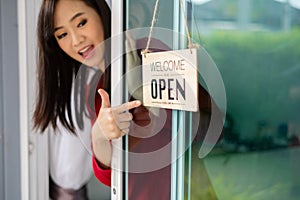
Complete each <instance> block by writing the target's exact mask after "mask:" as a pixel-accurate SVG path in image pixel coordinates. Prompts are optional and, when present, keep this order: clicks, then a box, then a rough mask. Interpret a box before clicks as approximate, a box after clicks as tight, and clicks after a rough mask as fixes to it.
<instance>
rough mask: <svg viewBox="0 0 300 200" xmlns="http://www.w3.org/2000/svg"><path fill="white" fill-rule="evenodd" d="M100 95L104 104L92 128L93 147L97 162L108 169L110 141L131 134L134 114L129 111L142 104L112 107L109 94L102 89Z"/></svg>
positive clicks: (134, 102)
mask: <svg viewBox="0 0 300 200" xmlns="http://www.w3.org/2000/svg"><path fill="white" fill-rule="evenodd" d="M98 93H99V94H100V96H101V99H102V104H101V108H100V111H99V114H98V117H97V120H96V122H95V123H94V125H93V128H92V145H93V151H94V154H95V156H96V158H97V160H98V161H99V162H100V163H102V164H103V165H104V166H107V167H108V166H110V163H111V153H112V149H111V144H110V140H113V139H117V138H120V137H122V136H123V135H125V134H127V133H128V132H129V126H130V122H131V120H132V114H131V113H130V112H127V111H128V110H130V109H132V108H136V107H139V106H140V105H141V102H140V101H138V100H136V101H131V102H127V103H124V104H122V105H119V106H115V107H111V105H110V100H109V96H108V94H107V92H105V91H104V90H102V89H100V90H98Z"/></svg>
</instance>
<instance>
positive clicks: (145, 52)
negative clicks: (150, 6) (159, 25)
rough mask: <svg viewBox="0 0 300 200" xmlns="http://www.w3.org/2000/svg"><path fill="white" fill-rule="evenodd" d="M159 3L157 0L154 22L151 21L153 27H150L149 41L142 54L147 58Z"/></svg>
mask: <svg viewBox="0 0 300 200" xmlns="http://www.w3.org/2000/svg"><path fill="white" fill-rule="evenodd" d="M158 2H159V0H156V2H155V7H154V11H153V16H152V20H151V27H150V32H149V36H148V40H147V45H146V49H145V50H143V51H142V54H143V55H144V56H145V57H146V54H147V53H149V52H150V51H149V46H150V42H151V37H152V34H153V27H154V23H155V21H156V13H157V8H158Z"/></svg>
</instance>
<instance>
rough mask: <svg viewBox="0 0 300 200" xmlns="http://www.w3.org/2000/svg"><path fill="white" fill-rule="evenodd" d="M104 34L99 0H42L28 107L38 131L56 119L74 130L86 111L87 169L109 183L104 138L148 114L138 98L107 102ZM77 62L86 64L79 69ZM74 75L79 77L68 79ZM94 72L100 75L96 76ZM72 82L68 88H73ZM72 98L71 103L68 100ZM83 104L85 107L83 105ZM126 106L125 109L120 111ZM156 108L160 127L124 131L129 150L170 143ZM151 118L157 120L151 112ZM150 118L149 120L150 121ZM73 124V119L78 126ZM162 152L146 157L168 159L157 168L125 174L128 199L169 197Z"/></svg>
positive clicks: (132, 162)
mask: <svg viewBox="0 0 300 200" xmlns="http://www.w3.org/2000/svg"><path fill="white" fill-rule="evenodd" d="M109 37H110V10H109V7H108V6H107V4H106V3H105V2H104V0H99V1H95V0H77V1H70V0H57V1H55V0H44V2H43V5H42V7H41V11H40V15H39V22H38V38H39V51H38V52H39V63H38V66H39V74H38V77H39V95H38V100H37V105H36V110H35V113H34V122H35V127H36V128H40V129H41V130H42V131H44V130H45V129H46V128H47V127H48V126H49V125H50V124H51V125H52V127H53V129H54V130H57V128H60V127H59V126H58V125H60V124H61V127H64V128H65V129H67V130H68V131H70V132H72V133H76V134H77V135H80V134H81V133H82V130H84V128H85V127H86V123H84V119H85V118H88V117H89V116H90V117H92V124H93V125H92V127H91V133H92V146H93V153H94V157H93V169H94V172H95V175H96V177H97V178H98V179H99V180H100V181H101V182H103V183H104V184H106V185H108V186H110V183H111V181H110V179H111V169H110V166H111V156H112V146H111V142H110V141H111V140H113V139H117V138H120V137H122V136H123V135H125V134H128V133H129V129H130V125H131V121H132V119H133V121H134V122H135V124H138V125H140V127H143V126H145V127H146V126H147V125H148V124H149V123H150V118H149V115H151V113H149V112H148V109H146V108H145V107H143V106H140V105H141V102H140V101H131V102H127V103H125V104H122V105H120V106H116V107H111V105H110V100H109V93H110V89H109V88H110V87H109V84H108V83H109V77H110V74H109V70H108V69H109V67H106V66H107V64H106V62H109V61H110V59H109V51H110V47H109V45H108V44H105V45H101V44H103V43H102V42H103V41H104V40H106V39H107V38H109ZM155 42H157V41H156V40H152V43H151V44H153V43H155ZM130 43H131V42H129V44H130ZM98 46H99V47H98ZM145 46H146V41H145V40H140V41H137V47H138V49H142V48H144V47H145ZM150 46H151V45H150ZM154 46H156V45H154ZM96 47H97V48H96ZM162 49H166V48H162ZM82 63H84V65H85V66H86V67H83V69H82V68H80V70H79V67H80V65H81V64H82ZM91 66H96V67H97V68H98V69H100V73H99V74H96V75H95V76H94V78H93V80H92V81H91V83H95V82H96V83H97V84H91V85H86V84H85V83H86V82H85V80H86V79H87V78H86V76H87V75H86V71H89V69H92V68H91ZM81 70H82V71H81ZM79 72H80V73H79ZM75 76H76V80H82V82H78V81H76V82H74V78H75ZM100 76H101V79H100V81H98V80H99V77H100ZM88 78H89V77H88ZM90 87H91V88H90ZM95 87H97V91H98V92H99V95H97V96H96V101H95V112H96V115H95V117H94V118H93V112H88V111H90V110H91V109H90V108H91V107H93V106H92V105H90V104H88V105H87V106H84V105H86V102H87V101H86V99H87V98H86V96H88V99H95V93H94V91H96V88H95ZM72 88H74V92H73V93H72ZM201 90H203V88H201ZM78 94H79V95H78ZM86 94H88V95H86ZM200 94H203V95H202V96H201V98H202V100H201V101H200V102H202V104H200V108H205V110H208V111H209V106H207V102H208V104H209V103H210V99H209V97H208V95H207V93H206V92H205V91H201V93H200ZM73 100H74V102H75V103H74V105H76V106H73V104H72V102H73ZM88 102H90V101H88ZM203 103H204V107H203V106H202V105H203ZM78 105H79V106H78ZM74 107H75V108H74ZM86 107H88V109H85V108H86ZM131 109H132V110H131ZM127 110H131V112H125V111H127ZM74 112H75V113H74ZM160 113H164V116H165V118H166V122H165V123H164V125H163V127H162V128H161V130H160V131H159V132H158V133H157V134H156V135H154V136H153V137H148V138H144V139H140V138H138V137H130V141H129V143H130V149H131V151H132V152H134V153H145V152H146V153H147V152H152V151H155V150H157V149H160V148H161V147H163V146H166V145H167V144H168V143H170V141H171V119H172V116H171V111H170V110H161V111H160ZM74 117H75V119H74ZM151 119H154V121H155V120H157V121H159V120H160V119H159V118H153V117H152V118H151ZM57 121H58V122H59V123H60V124H59V123H58V122H57ZM151 123H152V124H154V125H155V123H153V122H152V121H151ZM75 124H78V127H79V128H77V127H76V126H75ZM133 131H134V130H131V131H130V132H133ZM135 131H136V130H135ZM137 131H141V130H137ZM138 135H139V132H138V133H135V134H134V136H138ZM55 137H56V136H55ZM60 153H62V152H59V151H58V152H57V153H56V154H60ZM165 153H166V154H165V155H162V156H163V157H161V158H157V159H154V160H152V161H153V162H160V159H163V160H165V161H166V162H167V163H168V165H166V166H164V167H163V168H159V169H156V170H152V171H148V172H145V173H130V174H129V187H128V189H129V191H128V195H129V199H143V200H146V199H169V198H170V185H171V184H170V176H171V175H170V165H169V164H170V163H171V160H170V159H171V158H170V155H171V153H170V148H169V149H167V150H166V152H165ZM143 161H144V160H143V159H134V158H131V157H129V168H131V167H132V168H134V167H135V166H143V165H145V163H143ZM82 164H84V163H82ZM52 178H53V177H52ZM54 181H55V180H54Z"/></svg>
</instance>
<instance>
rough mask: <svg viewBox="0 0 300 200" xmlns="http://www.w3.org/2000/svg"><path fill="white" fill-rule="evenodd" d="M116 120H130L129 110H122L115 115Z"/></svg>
mask: <svg viewBox="0 0 300 200" xmlns="http://www.w3.org/2000/svg"><path fill="white" fill-rule="evenodd" d="M116 120H117V121H118V122H128V121H131V120H132V114H131V113H130V112H123V113H120V114H118V115H117V116H116Z"/></svg>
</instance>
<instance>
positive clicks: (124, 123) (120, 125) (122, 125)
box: [118, 122, 130, 130]
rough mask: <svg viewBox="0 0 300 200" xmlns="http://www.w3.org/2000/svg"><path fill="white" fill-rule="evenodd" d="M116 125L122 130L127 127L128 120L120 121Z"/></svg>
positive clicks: (128, 124)
mask: <svg viewBox="0 0 300 200" xmlns="http://www.w3.org/2000/svg"><path fill="white" fill-rule="evenodd" d="M118 126H119V129H120V130H124V129H127V128H129V126H130V122H120V123H119V125H118Z"/></svg>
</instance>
